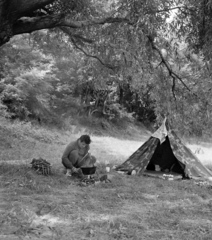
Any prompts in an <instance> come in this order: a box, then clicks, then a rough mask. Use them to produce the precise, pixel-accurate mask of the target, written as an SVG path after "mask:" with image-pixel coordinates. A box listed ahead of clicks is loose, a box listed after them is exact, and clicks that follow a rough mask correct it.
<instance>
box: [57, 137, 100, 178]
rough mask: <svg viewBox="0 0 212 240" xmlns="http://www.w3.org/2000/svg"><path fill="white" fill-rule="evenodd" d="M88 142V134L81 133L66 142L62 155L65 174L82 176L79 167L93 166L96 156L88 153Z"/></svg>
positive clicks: (89, 140)
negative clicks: (71, 140)
mask: <svg viewBox="0 0 212 240" xmlns="http://www.w3.org/2000/svg"><path fill="white" fill-rule="evenodd" d="M90 143H91V139H90V136H89V135H82V136H81V137H80V138H79V139H77V140H76V141H74V142H71V143H69V144H68V146H67V147H66V149H65V151H64V153H63V156H62V164H63V166H64V167H65V168H66V170H67V172H66V175H68V176H70V175H72V176H78V177H83V173H82V169H81V168H83V167H93V166H94V164H95V162H96V158H95V157H94V156H91V154H90V153H89V149H90Z"/></svg>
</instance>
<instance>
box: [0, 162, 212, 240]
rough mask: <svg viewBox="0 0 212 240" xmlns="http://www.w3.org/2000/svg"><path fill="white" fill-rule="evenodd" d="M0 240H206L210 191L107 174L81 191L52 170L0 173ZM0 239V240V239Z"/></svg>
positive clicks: (211, 230)
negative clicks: (104, 180) (25, 239)
mask: <svg viewBox="0 0 212 240" xmlns="http://www.w3.org/2000/svg"><path fill="white" fill-rule="evenodd" d="M0 174H1V178H2V179H1V185H0V187H1V189H2V192H1V193H2V194H1V209H3V214H1V217H0V224H1V228H0V229H1V230H0V234H1V235H2V236H7V237H8V238H7V239H8V240H9V239H12V238H11V236H13V235H15V236H19V237H22V238H23V237H27V236H31V237H33V236H34V238H33V239H37V238H38V237H40V239H46V238H47V239H64V240H65V239H67V240H68V239H186V240H187V239H190V238H191V237H192V238H194V239H211V236H212V228H211V226H212V220H211V208H212V198H211V195H212V188H211V187H201V186H198V185H195V184H194V182H193V181H174V182H173V181H165V180H162V179H157V180H156V179H153V178H148V177H142V176H140V177H138V176H126V175H120V174H118V173H115V172H112V173H111V176H113V178H112V182H111V183H101V184H99V185H96V186H89V187H80V186H79V184H78V182H77V181H73V180H70V179H67V178H65V177H64V175H62V174H61V173H60V172H58V171H57V169H53V175H52V176H49V177H44V176H40V175H37V174H36V173H35V172H33V171H32V170H31V169H30V168H29V167H28V166H27V165H15V166H13V168H11V167H10V166H9V165H8V164H3V165H2V167H1V172H0ZM1 235H0V236H1Z"/></svg>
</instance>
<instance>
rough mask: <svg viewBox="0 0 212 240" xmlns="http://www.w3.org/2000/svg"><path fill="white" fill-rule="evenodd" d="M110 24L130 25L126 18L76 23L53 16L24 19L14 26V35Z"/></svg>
mask: <svg viewBox="0 0 212 240" xmlns="http://www.w3.org/2000/svg"><path fill="white" fill-rule="evenodd" d="M108 23H130V21H129V20H128V19H126V18H104V19H93V20H85V21H74V20H72V17H71V16H70V15H66V16H63V15H51V16H41V17H34V18H22V19H20V20H19V21H17V22H16V23H15V24H14V28H13V32H14V35H17V34H22V33H31V32H33V31H37V30H41V29H46V28H54V27H70V28H74V29H76V28H84V27H87V26H93V25H104V24H108Z"/></svg>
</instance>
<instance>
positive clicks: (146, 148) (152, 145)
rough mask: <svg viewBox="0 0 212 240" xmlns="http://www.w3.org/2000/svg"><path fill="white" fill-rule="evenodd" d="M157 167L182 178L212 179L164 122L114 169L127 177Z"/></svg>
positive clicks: (207, 170) (211, 173)
mask: <svg viewBox="0 0 212 240" xmlns="http://www.w3.org/2000/svg"><path fill="white" fill-rule="evenodd" d="M156 165H158V166H159V167H160V169H161V170H162V171H165V172H168V171H169V172H170V174H171V173H177V174H180V175H182V177H184V178H204V179H209V178H211V177H212V172H211V171H210V170H209V169H207V168H206V167H205V166H204V165H203V164H202V163H201V162H200V160H199V159H198V158H197V157H196V156H195V155H194V154H193V153H192V152H191V150H190V149H189V148H188V147H186V146H185V145H184V144H183V143H182V141H181V140H180V138H179V137H178V136H177V135H176V133H175V132H174V131H173V130H172V129H171V127H170V125H169V124H168V122H167V120H166V119H165V120H164V121H163V124H162V125H161V127H160V128H159V129H158V130H157V131H156V132H155V133H153V134H152V135H151V137H150V138H149V139H148V140H147V141H146V142H145V143H144V144H143V145H142V146H141V147H140V148H139V149H138V150H137V151H135V152H134V153H133V154H132V155H131V156H130V157H129V158H128V159H127V160H126V161H125V162H124V163H122V164H121V165H119V166H117V167H116V170H117V171H124V172H127V173H128V174H131V173H132V171H133V170H134V172H135V173H136V174H137V175H139V174H143V173H145V172H147V171H148V170H152V171H151V172H153V171H155V166H156Z"/></svg>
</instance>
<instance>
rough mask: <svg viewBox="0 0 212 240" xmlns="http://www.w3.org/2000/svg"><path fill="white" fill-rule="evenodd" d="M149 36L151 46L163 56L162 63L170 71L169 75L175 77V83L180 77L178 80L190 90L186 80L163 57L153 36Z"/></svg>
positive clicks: (161, 56)
mask: <svg viewBox="0 0 212 240" xmlns="http://www.w3.org/2000/svg"><path fill="white" fill-rule="evenodd" d="M147 38H148V40H149V42H150V44H151V46H152V49H154V50H155V51H157V52H158V54H159V56H160V58H161V63H163V64H164V65H165V67H166V69H167V70H168V72H169V75H170V76H171V77H172V79H173V84H175V79H178V80H179V81H180V82H181V83H182V84H183V86H184V87H185V88H186V89H187V90H188V91H189V92H190V91H191V89H190V88H189V87H188V86H187V85H186V84H185V83H184V81H183V80H182V78H181V77H179V76H178V75H177V74H176V73H175V72H173V70H172V69H171V67H170V66H169V64H168V63H167V61H166V60H165V58H164V57H163V54H162V53H161V51H160V49H158V48H157V47H156V46H155V44H154V42H153V39H152V37H151V36H147ZM161 63H160V64H161Z"/></svg>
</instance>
